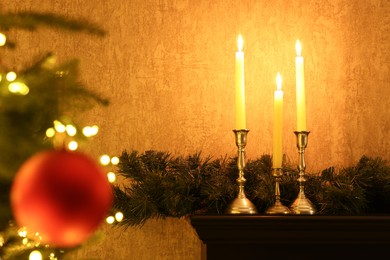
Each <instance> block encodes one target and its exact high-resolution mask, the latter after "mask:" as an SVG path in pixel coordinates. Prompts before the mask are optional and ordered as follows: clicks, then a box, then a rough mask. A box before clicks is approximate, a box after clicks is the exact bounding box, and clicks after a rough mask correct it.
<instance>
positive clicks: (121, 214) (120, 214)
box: [115, 211, 123, 222]
mask: <svg viewBox="0 0 390 260" xmlns="http://www.w3.org/2000/svg"><path fill="white" fill-rule="evenodd" d="M115 219H116V221H118V222H121V221H122V220H123V213H122V212H119V211H118V212H117V213H116V214H115Z"/></svg>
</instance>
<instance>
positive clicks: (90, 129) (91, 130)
mask: <svg viewBox="0 0 390 260" xmlns="http://www.w3.org/2000/svg"><path fill="white" fill-rule="evenodd" d="M98 131H99V127H98V126H97V125H94V126H86V127H84V128H83V130H82V132H83V134H84V135H85V136H86V137H91V136H94V135H96V134H97V133H98Z"/></svg>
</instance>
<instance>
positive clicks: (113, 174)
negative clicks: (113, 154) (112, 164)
mask: <svg viewBox="0 0 390 260" xmlns="http://www.w3.org/2000/svg"><path fill="white" fill-rule="evenodd" d="M107 179H108V181H109V182H110V183H113V182H114V181H115V179H116V175H115V173H113V172H109V173H107Z"/></svg>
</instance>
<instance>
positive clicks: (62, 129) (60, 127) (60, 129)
mask: <svg viewBox="0 0 390 260" xmlns="http://www.w3.org/2000/svg"><path fill="white" fill-rule="evenodd" d="M53 124H54V129H55V130H56V131H57V132H58V133H63V132H65V130H66V127H65V126H64V125H63V124H62V123H61V122H60V121H58V120H54V122H53Z"/></svg>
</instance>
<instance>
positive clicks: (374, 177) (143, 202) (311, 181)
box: [113, 150, 390, 227]
mask: <svg viewBox="0 0 390 260" xmlns="http://www.w3.org/2000/svg"><path fill="white" fill-rule="evenodd" d="M118 171H119V173H120V174H121V175H122V176H123V177H124V178H125V180H126V181H125V182H124V183H123V184H122V185H121V186H118V185H117V186H114V194H115V200H114V207H113V210H117V211H121V212H122V213H123V214H124V219H123V221H122V222H119V223H118V224H117V225H120V226H122V227H128V226H142V225H143V224H144V223H145V221H147V220H148V219H150V218H165V217H183V216H188V215H191V214H224V212H225V210H226V208H227V207H228V205H229V204H230V202H231V201H232V200H233V199H234V198H235V197H236V195H237V191H238V190H237V183H236V179H237V177H238V174H237V157H233V158H227V157H224V158H218V159H212V158H211V157H206V158H202V157H201V154H200V153H196V154H193V155H189V156H186V157H183V156H176V157H175V156H171V155H170V153H168V152H161V151H153V150H151V151H146V152H144V153H138V152H137V151H132V152H130V153H129V152H127V151H126V150H125V151H123V152H122V155H121V156H120V163H119V165H118ZM297 177H298V172H297V170H296V167H293V166H292V165H290V164H287V163H284V165H283V176H282V178H281V183H280V189H281V193H282V198H281V201H282V203H283V204H285V205H290V204H291V203H292V202H293V201H294V199H295V198H296V196H297V194H298V191H299V185H298V182H297ZM245 178H246V180H247V181H246V184H245V192H246V195H247V197H248V198H249V199H250V200H251V201H252V202H253V203H254V204H255V205H256V207H257V209H258V211H259V212H260V214H261V213H262V212H265V210H266V209H267V208H268V207H269V206H271V205H273V203H274V188H275V182H274V181H275V179H274V177H273V176H272V157H271V156H270V155H262V156H261V157H260V158H258V159H255V160H248V162H247V163H246V167H245ZM305 194H306V196H307V197H308V198H309V199H310V200H311V201H312V202H313V203H314V205H315V206H316V207H317V209H318V214H320V215H367V214H387V213H390V196H389V195H388V194H390V166H389V164H388V162H387V161H385V160H383V159H381V158H370V157H367V156H362V158H361V159H360V160H359V162H358V163H357V164H356V165H355V166H352V167H348V168H343V169H341V170H339V171H337V172H336V170H335V168H334V167H330V168H327V169H325V170H323V171H321V172H319V173H308V174H307V175H306V183H305Z"/></svg>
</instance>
